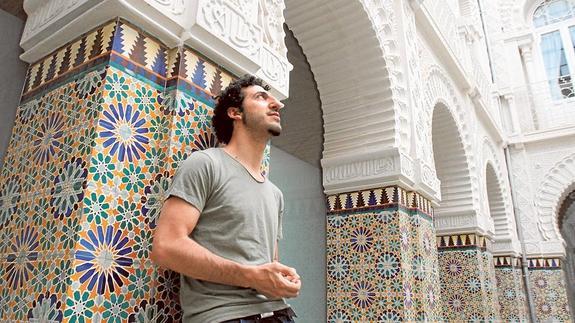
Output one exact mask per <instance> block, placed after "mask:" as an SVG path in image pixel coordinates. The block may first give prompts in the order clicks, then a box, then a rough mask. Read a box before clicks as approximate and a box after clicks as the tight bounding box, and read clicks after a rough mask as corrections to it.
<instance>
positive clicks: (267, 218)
mask: <svg viewBox="0 0 575 323" xmlns="http://www.w3.org/2000/svg"><path fill="white" fill-rule="evenodd" d="M168 196H177V197H179V198H181V199H183V200H185V201H187V202H188V203H190V204H192V205H194V206H195V207H196V208H197V209H198V210H199V211H200V218H199V220H198V223H197V225H196V227H195V228H194V230H193V231H192V234H191V236H190V237H191V238H192V239H194V240H195V241H196V242H197V243H199V244H200V245H202V246H203V247H205V248H206V249H208V250H209V251H211V252H212V253H214V254H216V255H218V256H221V257H223V258H226V259H229V260H232V261H235V262H238V263H241V264H245V265H261V264H264V263H269V262H271V261H273V256H274V249H275V244H276V241H277V240H278V239H279V238H281V218H282V213H283V196H282V193H281V191H280V190H279V189H278V188H277V187H276V186H275V185H274V184H272V183H271V182H270V181H269V180H267V179H266V180H265V181H264V182H258V181H257V180H256V179H255V178H253V177H252V176H251V174H250V173H249V172H248V171H247V169H245V168H244V166H243V165H242V164H240V163H239V162H238V161H237V160H235V159H234V158H232V157H231V156H230V155H228V154H227V153H226V152H225V151H224V150H223V149H221V148H211V149H207V150H203V151H198V152H195V153H193V154H192V155H191V156H190V157H188V158H187V159H186V160H185V161H183V162H182V163H181V164H180V167H179V169H178V171H177V173H176V175H175V176H174V180H173V182H172V186H171V187H170V190H169V191H168ZM180 301H181V304H182V309H183V311H184V317H183V320H184V322H201V323H204V322H221V321H225V320H230V319H234V318H239V317H244V316H248V315H254V314H258V313H265V312H271V311H276V310H280V309H283V308H286V307H288V305H287V304H286V303H285V302H284V301H283V299H273V300H272V299H268V298H266V297H265V296H263V295H261V294H259V293H257V292H256V291H255V290H253V289H249V288H241V287H237V286H229V285H222V284H216V283H210V282H206V281H201V280H196V279H193V278H191V277H187V276H184V275H181V289H180Z"/></svg>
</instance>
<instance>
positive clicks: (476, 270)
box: [436, 234, 500, 321]
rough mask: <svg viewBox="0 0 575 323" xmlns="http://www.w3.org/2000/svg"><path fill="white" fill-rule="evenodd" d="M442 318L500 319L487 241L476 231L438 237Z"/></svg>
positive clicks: (464, 319) (461, 319)
mask: <svg viewBox="0 0 575 323" xmlns="http://www.w3.org/2000/svg"><path fill="white" fill-rule="evenodd" d="M436 241H437V249H438V258H439V273H440V279H441V298H442V301H443V309H442V312H443V315H444V317H443V319H444V320H448V321H474V320H479V321H499V320H500V316H499V302H498V297H497V296H498V295H497V292H496V289H497V286H496V281H495V268H494V266H493V256H492V255H491V252H489V248H490V241H489V239H486V238H485V237H483V236H480V235H477V234H456V235H449V236H438V237H437V240H436Z"/></svg>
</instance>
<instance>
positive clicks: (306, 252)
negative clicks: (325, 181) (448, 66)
mask: <svg viewBox="0 0 575 323" xmlns="http://www.w3.org/2000/svg"><path fill="white" fill-rule="evenodd" d="M270 179H271V181H272V182H273V183H274V184H275V185H276V186H277V187H279V188H280V189H281V190H282V192H283V194H284V200H285V210H284V218H283V236H284V238H283V240H281V241H280V243H279V254H280V262H282V263H284V264H286V265H288V266H291V267H294V268H296V270H297V272H298V273H299V274H300V276H301V277H302V290H301V293H300V296H299V297H298V298H295V299H291V300H288V303H289V304H290V305H291V306H292V307H293V308H294V309H295V311H296V313H297V315H298V321H301V322H325V321H326V305H325V304H326V282H325V268H326V267H325V266H326V265H325V241H326V236H325V232H326V220H325V216H326V212H327V210H326V207H325V196H324V194H323V188H322V184H321V170H320V169H319V168H318V167H314V166H312V165H311V164H309V163H307V162H304V161H302V160H300V159H298V158H296V157H294V156H293V155H291V154H289V153H287V152H285V151H283V150H281V149H279V148H277V147H275V146H272V149H271V161H270Z"/></svg>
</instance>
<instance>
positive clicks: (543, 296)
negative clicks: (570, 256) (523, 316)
mask: <svg viewBox="0 0 575 323" xmlns="http://www.w3.org/2000/svg"><path fill="white" fill-rule="evenodd" d="M528 261H529V282H530V285H531V291H532V299H533V302H534V307H535V313H536V314H535V315H536V317H537V320H538V321H539V322H571V320H572V316H571V315H572V314H571V313H570V310H569V303H568V299H567V291H566V280H565V273H564V272H563V270H562V268H561V264H562V262H561V259H559V258H533V259H529V260H528Z"/></svg>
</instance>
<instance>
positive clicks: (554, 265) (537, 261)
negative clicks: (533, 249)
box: [527, 258, 561, 269]
mask: <svg viewBox="0 0 575 323" xmlns="http://www.w3.org/2000/svg"><path fill="white" fill-rule="evenodd" d="M527 261H528V262H529V269H561V258H530V259H528V260H527Z"/></svg>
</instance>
